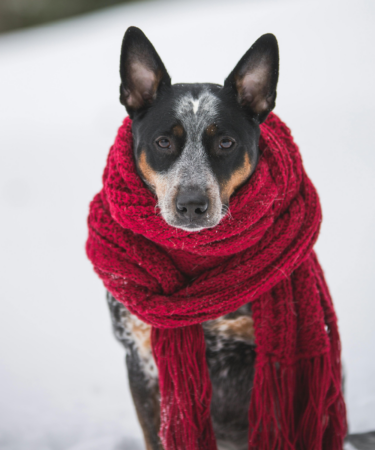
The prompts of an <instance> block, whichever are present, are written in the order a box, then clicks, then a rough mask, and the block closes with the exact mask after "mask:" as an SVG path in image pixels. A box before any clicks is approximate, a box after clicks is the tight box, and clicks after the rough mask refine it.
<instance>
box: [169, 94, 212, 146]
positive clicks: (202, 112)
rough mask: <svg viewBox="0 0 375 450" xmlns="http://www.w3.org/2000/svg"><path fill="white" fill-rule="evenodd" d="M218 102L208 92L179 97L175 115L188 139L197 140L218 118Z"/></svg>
mask: <svg viewBox="0 0 375 450" xmlns="http://www.w3.org/2000/svg"><path fill="white" fill-rule="evenodd" d="M219 104H220V100H219V99H218V97H216V95H214V94H213V93H212V92H210V91H209V90H204V91H203V92H200V93H199V94H198V95H193V94H192V93H191V92H189V93H185V94H183V95H181V96H180V97H179V98H178V99H177V100H176V104H175V114H176V117H177V119H178V120H179V121H181V123H182V125H183V127H184V129H185V131H186V133H187V136H188V138H194V137H195V138H199V137H200V136H201V135H202V134H203V131H204V130H205V129H206V128H207V127H208V126H209V125H211V124H212V123H214V122H215V120H216V119H217V117H218V113H219Z"/></svg>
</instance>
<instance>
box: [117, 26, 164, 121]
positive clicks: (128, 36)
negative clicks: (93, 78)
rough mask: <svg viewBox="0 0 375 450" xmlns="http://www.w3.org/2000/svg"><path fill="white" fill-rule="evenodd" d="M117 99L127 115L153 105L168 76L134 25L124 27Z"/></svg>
mask: <svg viewBox="0 0 375 450" xmlns="http://www.w3.org/2000/svg"><path fill="white" fill-rule="evenodd" d="M120 76H121V85H120V102H121V103H122V104H123V105H124V106H125V108H126V110H127V112H128V114H129V116H130V117H133V115H134V113H135V112H138V111H141V110H145V109H147V108H148V107H149V106H151V105H152V103H153V101H154V100H155V98H156V97H157V94H158V92H159V91H160V90H161V89H163V88H164V87H168V86H170V85H171V78H170V76H169V75H168V72H167V71H166V69H165V67H164V64H163V63H162V61H161V59H160V56H159V55H158V54H157V53H156V50H155V49H154V47H153V45H152V44H151V42H150V41H149V40H148V39H147V37H146V36H145V35H144V33H143V32H142V31H141V30H140V29H139V28H136V27H130V28H128V29H127V30H126V33H125V35H124V39H123V41H122V47H121V58H120Z"/></svg>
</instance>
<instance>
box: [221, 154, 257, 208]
mask: <svg viewBox="0 0 375 450" xmlns="http://www.w3.org/2000/svg"><path fill="white" fill-rule="evenodd" d="M250 173H251V163H250V158H249V155H248V154H247V153H245V157H244V162H243V165H242V167H240V168H239V169H237V170H236V171H234V172H233V174H232V176H231V177H230V178H229V180H227V181H225V183H223V184H222V185H221V193H220V197H221V201H222V203H224V204H227V203H228V201H229V198H230V196H231V195H232V194H233V192H234V191H235V190H236V189H237V188H238V187H239V186H241V184H242V183H244V182H245V181H246V180H247V178H249V176H250Z"/></svg>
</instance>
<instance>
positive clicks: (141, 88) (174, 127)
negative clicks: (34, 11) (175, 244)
mask: <svg viewBox="0 0 375 450" xmlns="http://www.w3.org/2000/svg"><path fill="white" fill-rule="evenodd" d="M278 61H279V58H278V46H277V41H276V39H275V37H274V36H273V35H270V34H268V35H264V36H262V37H261V38H260V39H258V41H256V43H255V44H254V45H253V46H252V47H251V48H250V50H249V51H248V52H247V53H246V54H245V55H244V56H243V58H242V59H241V60H240V62H239V63H238V64H237V66H236V67H235V69H234V70H233V71H232V73H231V74H230V75H229V77H228V78H227V79H226V81H225V83H224V86H220V85H215V84H175V85H171V79H170V77H169V75H168V73H167V71H166V69H165V67H164V65H163V63H162V61H161V59H160V57H159V56H158V54H157V53H156V51H155V49H154V47H153V46H152V44H151V43H150V41H149V40H148V39H147V38H146V36H145V35H144V34H143V33H142V31H141V30H139V29H138V28H134V27H131V28H129V29H128V30H127V32H126V33H125V36H124V40H123V44H122V52H121V62H120V74H121V86H120V101H121V103H123V104H124V105H125V107H126V109H127V111H128V113H129V115H130V117H131V118H132V120H133V137H134V157H135V162H136V166H137V170H138V173H139V175H140V176H141V177H142V179H143V180H144V182H145V183H146V185H147V186H148V187H149V189H150V190H152V191H153V192H154V193H155V195H156V196H157V199H158V207H159V208H160V212H161V215H162V217H163V218H164V219H165V221H166V222H167V223H168V224H169V225H171V226H174V227H177V228H182V229H184V230H188V231H199V230H201V229H203V228H210V227H214V226H215V225H217V224H218V223H219V222H220V220H221V219H222V218H223V217H224V216H225V215H226V214H227V213H228V210H229V199H230V197H231V195H232V194H233V192H235V190H236V189H237V188H239V187H240V186H242V185H243V184H244V183H245V182H246V181H247V180H248V179H249V178H250V176H251V174H252V173H253V172H254V170H255V168H256V165H257V161H258V154H259V150H258V141H259V134H260V130H259V124H260V123H261V122H263V121H264V120H265V119H266V117H267V115H268V113H269V112H270V111H271V110H272V109H273V108H274V106H275V99H276V85H277V79H278Z"/></svg>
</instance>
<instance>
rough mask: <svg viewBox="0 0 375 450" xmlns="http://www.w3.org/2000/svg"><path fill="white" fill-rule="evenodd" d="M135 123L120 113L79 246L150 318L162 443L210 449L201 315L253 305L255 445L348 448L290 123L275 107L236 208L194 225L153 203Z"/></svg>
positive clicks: (281, 449)
mask: <svg viewBox="0 0 375 450" xmlns="http://www.w3.org/2000/svg"><path fill="white" fill-rule="evenodd" d="M131 127H132V122H131V120H130V119H129V118H126V119H125V121H124V123H123V125H122V126H121V127H120V129H119V131H118V135H117V137H116V140H115V143H114V145H113V146H112V148H111V149H110V153H109V157H108V161H107V166H106V168H105V171H104V175H103V189H102V191H101V192H100V193H99V194H97V195H96V196H95V197H94V199H93V201H92V202H91V205H90V214H89V218H88V226H89V237H88V241H87V245H86V251H87V255H88V257H89V259H90V260H91V261H92V263H93V265H94V269H95V272H96V273H97V274H98V275H99V277H100V278H101V279H102V280H103V282H104V285H105V287H106V288H107V289H108V291H109V292H110V293H111V294H112V295H113V296H114V297H115V298H116V299H117V300H118V301H119V302H121V303H123V304H124V305H125V306H126V308H127V309H128V310H129V311H130V312H131V313H132V314H135V315H136V316H137V317H138V318H139V319H141V320H142V321H144V322H146V323H148V324H150V325H152V331H151V341H152V350H153V355H154V358H155V361H156V364H157V367H158V371H159V386H160V394H161V414H160V417H161V426H160V437H161V440H162V443H163V445H164V448H165V450H177V449H178V450H181V449H184V450H185V449H186V450H214V449H216V442H215V436H214V432H213V428H212V424H211V417H210V400H211V383H210V378H209V372H208V367H207V363H206V357H205V341H204V335H203V330H202V326H201V323H202V322H204V321H207V320H211V319H216V318H218V317H220V316H222V315H224V314H228V313H230V312H233V311H235V310H237V309H238V308H239V307H240V306H241V305H243V304H245V303H247V302H251V305H252V311H253V319H254V327H255V335H256V355H257V356H256V367H255V376H254V381H253V388H252V392H251V401H250V408H249V449H254V450H255V449H256V450H271V449H275V450H276V449H277V450H321V449H324V450H342V448H343V438H344V436H345V433H346V418H345V404H344V401H343V397H342V393H341V364H340V340H339V335H338V329H337V319H336V315H335V312H334V309H333V305H332V301H331V298H330V294H329V291H328V288H327V285H326V283H325V280H324V276H323V272H322V269H321V268H320V266H319V263H318V260H317V258H316V255H315V253H314V251H313V250H312V248H313V245H314V243H315V241H316V239H317V236H318V233H319V226H320V222H321V209H320V204H319V198H318V195H317V192H316V190H315V188H314V186H313V185H312V183H311V181H310V180H309V178H308V177H307V175H306V174H305V172H304V169H303V166H302V161H301V156H300V154H299V150H298V147H297V146H296V144H295V143H294V141H293V138H292V136H291V134H290V131H289V129H288V128H287V127H286V125H285V124H284V123H283V122H281V120H280V119H279V118H278V117H277V116H276V115H275V114H273V113H271V114H270V115H269V117H268V119H267V120H266V121H265V123H264V124H262V125H261V136H260V141H259V148H260V160H259V163H258V166H257V168H256V170H255V172H254V174H253V175H252V177H251V179H250V180H249V181H248V182H247V183H246V184H245V185H244V186H242V187H241V188H240V189H239V190H238V191H237V192H236V193H235V194H234V195H233V196H232V197H231V199H230V212H231V214H230V215H228V216H226V217H225V218H224V219H223V220H222V221H221V222H220V224H219V225H217V226H216V227H214V228H211V229H205V230H202V231H200V232H195V233H192V232H187V231H183V230H180V229H176V228H173V227H171V226H169V225H168V224H167V223H166V222H165V221H164V220H163V218H162V217H161V216H160V214H158V210H157V207H156V203H157V200H156V198H155V196H154V195H153V194H152V193H151V192H150V191H149V190H148V189H147V188H146V187H145V185H144V183H143V182H142V180H141V179H140V177H139V176H138V175H137V172H136V169H135V163H134V156H133V149H132V131H131V130H132V128H131ZM249 388H250V379H249Z"/></svg>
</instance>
